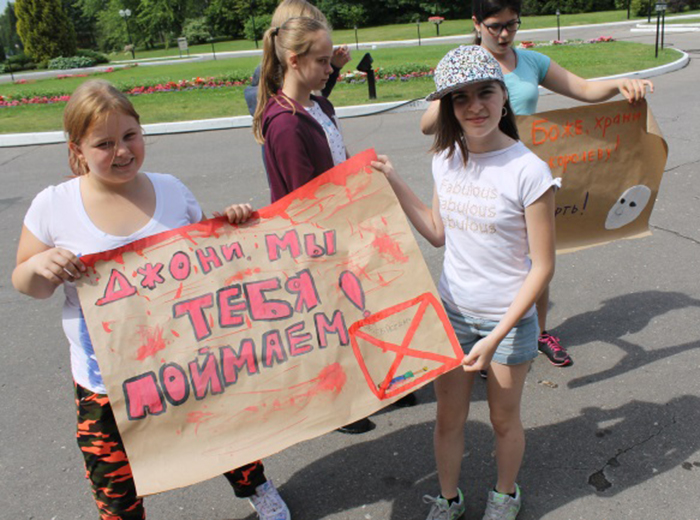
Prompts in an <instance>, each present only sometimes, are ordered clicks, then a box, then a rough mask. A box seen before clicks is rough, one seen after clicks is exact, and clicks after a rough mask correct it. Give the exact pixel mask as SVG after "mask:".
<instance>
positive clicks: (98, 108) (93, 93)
mask: <svg viewBox="0 0 700 520" xmlns="http://www.w3.org/2000/svg"><path fill="white" fill-rule="evenodd" d="M115 112H121V113H122V114H124V115H127V116H131V117H133V118H134V119H136V122H137V123H139V124H140V123H141V118H140V117H139V114H138V112H136V109H134V105H132V104H131V101H129V100H128V98H127V97H126V96H125V95H124V94H123V93H122V92H120V91H119V90H118V89H117V88H115V87H114V85H112V84H111V83H109V82H108V81H105V80H103V79H91V80H88V81H86V82H85V83H83V84H82V85H80V86H79V87H78V88H76V89H75V91H74V92H73V94H72V95H71V97H70V100H69V101H68V104H67V105H66V108H65V110H64V111H63V130H64V132H65V133H66V140H67V141H68V143H69V144H73V145H75V146H79V145H80V142H81V141H82V140H83V138H84V137H85V136H86V135H87V133H88V131H89V130H90V127H92V125H93V124H95V123H96V122H101V121H104V120H105V119H106V118H107V117H109V116H110V115H112V114H114V113H115ZM68 163H69V165H70V169H71V170H72V171H73V174H74V175H76V176H80V175H85V174H87V173H88V169H87V165H86V164H85V163H84V162H83V161H81V160H80V157H78V155H77V154H76V153H75V151H74V150H73V147H71V146H69V147H68Z"/></svg>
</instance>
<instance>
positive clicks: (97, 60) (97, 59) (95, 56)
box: [75, 49, 109, 65]
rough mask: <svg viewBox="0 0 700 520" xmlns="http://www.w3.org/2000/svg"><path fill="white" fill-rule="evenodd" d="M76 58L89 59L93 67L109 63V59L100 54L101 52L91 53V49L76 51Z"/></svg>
mask: <svg viewBox="0 0 700 520" xmlns="http://www.w3.org/2000/svg"><path fill="white" fill-rule="evenodd" d="M75 55H76V56H82V57H84V58H90V59H91V60H92V62H93V64H95V65H101V64H103V63H109V58H108V57H107V56H106V55H105V54H102V53H101V52H97V51H93V50H92V49H78V51H77V52H76V53H75Z"/></svg>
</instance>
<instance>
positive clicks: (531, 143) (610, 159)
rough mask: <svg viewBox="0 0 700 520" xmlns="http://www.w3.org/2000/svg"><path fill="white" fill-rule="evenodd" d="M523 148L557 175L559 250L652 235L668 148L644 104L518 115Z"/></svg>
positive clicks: (612, 105) (615, 103) (589, 107)
mask: <svg viewBox="0 0 700 520" xmlns="http://www.w3.org/2000/svg"><path fill="white" fill-rule="evenodd" d="M517 120H518V130H519V132H520V139H521V140H522V141H523V143H525V145H526V146H527V147H528V148H529V149H530V150H532V151H533V152H534V153H536V154H537V155H538V156H539V157H540V159H542V160H543V161H545V162H546V163H547V164H548V165H549V167H550V169H551V170H552V175H553V176H554V177H561V179H562V186H561V189H560V190H559V191H558V192H557V194H556V205H557V208H556V219H555V222H556V230H557V251H559V252H567V251H572V250H577V249H581V248H585V247H590V246H594V245H600V244H606V243H608V242H611V241H613V240H618V239H620V238H637V237H642V236H646V235H648V234H650V231H649V217H650V215H651V212H652V210H653V208H654V202H655V201H656V196H657V194H658V192H659V185H660V184H661V178H662V175H663V172H664V168H665V166H666V159H667V157H668V145H667V144H666V142H665V141H664V139H663V137H661V133H660V131H659V128H658V126H657V124H656V121H655V120H654V117H653V115H652V114H651V111H650V110H649V107H648V105H647V103H646V101H644V102H641V103H639V104H636V105H630V104H629V103H628V102H627V101H618V102H614V103H604V104H600V105H587V106H582V107H577V108H572V109H566V110H554V111H551V112H542V113H540V114H534V115H531V116H520V117H518V118H517Z"/></svg>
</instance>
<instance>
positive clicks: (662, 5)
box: [654, 1, 666, 58]
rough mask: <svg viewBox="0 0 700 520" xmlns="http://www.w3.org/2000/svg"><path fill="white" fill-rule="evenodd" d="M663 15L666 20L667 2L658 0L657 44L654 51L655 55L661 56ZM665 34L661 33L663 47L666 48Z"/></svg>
mask: <svg viewBox="0 0 700 520" xmlns="http://www.w3.org/2000/svg"><path fill="white" fill-rule="evenodd" d="M662 15H663V17H664V21H665V19H666V2H663V1H660V2H656V45H655V51H654V57H655V58H658V57H659V28H660V26H661V16H662ZM663 38H664V35H663V32H662V34H661V48H662V49H663V48H664V39H663Z"/></svg>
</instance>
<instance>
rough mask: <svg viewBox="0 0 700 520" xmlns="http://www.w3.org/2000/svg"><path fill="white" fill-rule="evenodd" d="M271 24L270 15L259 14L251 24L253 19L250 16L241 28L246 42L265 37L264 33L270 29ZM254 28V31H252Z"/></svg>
mask: <svg viewBox="0 0 700 520" xmlns="http://www.w3.org/2000/svg"><path fill="white" fill-rule="evenodd" d="M271 23H272V15H270V14H259V15H257V16H256V17H255V23H253V17H252V16H251V17H250V18H248V19H247V20H246V21H245V26H244V27H243V33H244V34H245V39H246V40H250V41H253V40H258V41H260V40H262V39H263V36H264V35H265V31H267V29H268V28H269V27H270V24H271ZM253 27H255V31H253Z"/></svg>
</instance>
